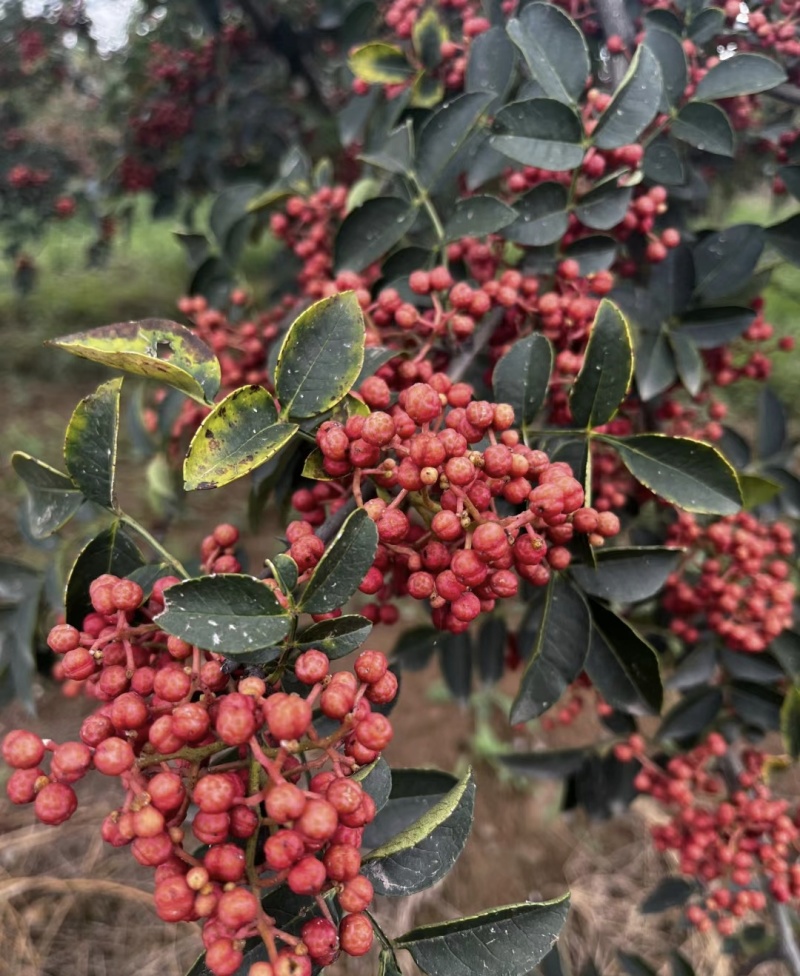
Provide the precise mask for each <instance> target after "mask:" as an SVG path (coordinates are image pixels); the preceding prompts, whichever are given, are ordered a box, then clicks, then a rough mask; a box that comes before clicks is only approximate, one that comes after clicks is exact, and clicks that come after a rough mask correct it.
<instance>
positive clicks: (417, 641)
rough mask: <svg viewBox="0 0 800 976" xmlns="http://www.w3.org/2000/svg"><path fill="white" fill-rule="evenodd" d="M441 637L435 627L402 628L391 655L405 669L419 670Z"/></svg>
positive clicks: (429, 657) (428, 659)
mask: <svg viewBox="0 0 800 976" xmlns="http://www.w3.org/2000/svg"><path fill="white" fill-rule="evenodd" d="M441 639H442V632H441V631H440V630H436V628H435V627H412V628H411V629H410V630H404V631H403V633H402V634H401V635H400V638H399V640H398V641H397V643H396V644H395V646H394V650H393V651H392V656H393V658H394V659H395V660H397V661H399V662H400V665H401V666H402V667H403V669H404V670H406V671H421V670H422V669H423V668H424V667H426V665H427V664H428V662H429V661H430V659H431V658H432V657H433V652H434V651H435V650H436V648H437V646H438V644H439V642H440V641H441Z"/></svg>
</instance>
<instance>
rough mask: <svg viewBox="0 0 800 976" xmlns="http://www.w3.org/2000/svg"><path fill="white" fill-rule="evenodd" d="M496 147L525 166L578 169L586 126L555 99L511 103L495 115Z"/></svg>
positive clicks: (494, 137) (581, 159)
mask: <svg viewBox="0 0 800 976" xmlns="http://www.w3.org/2000/svg"><path fill="white" fill-rule="evenodd" d="M493 131H494V133H495V134H494V135H493V136H492V137H491V139H490V140H489V142H490V144H491V145H492V147H493V148H494V149H497V150H498V151H499V152H501V153H503V155H504V156H508V157H509V159H513V160H515V161H516V162H518V163H522V164H523V165H524V166H539V167H541V168H542V169H549V170H556V171H559V170H567V169H575V167H576V166H580V164H581V162H582V161H583V156H584V152H585V150H584V148H583V126H582V125H581V120H580V118H579V117H578V115H577V113H576V112H575V110H574V109H573V108H572V107H571V106H569V105H565V104H564V103H563V102H560V101H558V100H556V99H554V98H530V99H528V100H527V101H522V102H511V103H510V104H509V105H505V106H504V107H503V108H502V109H501V110H500V111H499V112H498V113H497V115H496V116H495V120H494V126H493Z"/></svg>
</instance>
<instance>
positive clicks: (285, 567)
mask: <svg viewBox="0 0 800 976" xmlns="http://www.w3.org/2000/svg"><path fill="white" fill-rule="evenodd" d="M267 565H268V566H269V567H270V569H271V570H272V575H273V576H274V577H275V579H276V580H277V582H278V585H279V586H280V588H281V590H282V591H283V592H284V593H285V594H286V595H287V596H288V595H289V594H290V593H291V592H292V590H294V588H295V587H296V586H297V578H298V576H299V570H298V568H297V563H296V562H295V561H294V559H292V557H291V556H287V555H286V554H285V553H279V554H278V555H277V556H275V557H274V558H273V559H270V560H268V561H267Z"/></svg>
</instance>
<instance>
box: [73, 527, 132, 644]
mask: <svg viewBox="0 0 800 976" xmlns="http://www.w3.org/2000/svg"><path fill="white" fill-rule="evenodd" d="M140 566H144V559H143V557H142V554H141V552H140V551H139V549H138V548H137V547H136V544H135V543H134V542H133V541H132V540H131V539H130V538H129V537H128V536H127V535H126V534H125V531H124V529H123V528H122V526H121V524H120V523H119V522H114V523H113V525H111V527H110V528H108V529H104V530H103V531H102V532H100V533H99V534H98V535H96V536H95V537H94V539H92V541H91V542H89V543H87V545H85V546H84V547H83V549H82V550H81V551H80V553H79V555H78V558H77V559H76V560H75V562H74V563H73V566H72V569H71V570H70V572H69V576H68V577H67V589H66V592H65V594H64V604H65V606H66V611H67V623H68V624H72V626H73V627H77V628H78V629H80V628H82V627H83V618H84V617H85V616H86V614H87V613H90V612H91V610H92V603H91V600H90V599H89V584H90V583H91V582H92V581H93V580H96V579H97V577H98V576H102V575H103V573H111V574H113V575H114V576H120V577H123V576H127V575H128V574H129V573H132V572H133V571H134V570H135V569H138V568H139V567H140Z"/></svg>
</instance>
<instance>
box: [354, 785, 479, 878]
mask: <svg viewBox="0 0 800 976" xmlns="http://www.w3.org/2000/svg"><path fill="white" fill-rule="evenodd" d="M474 805H475V781H474V779H473V777H472V770H467V772H466V773H465V774H464V776H463V777H462V778H461V779H460V780H459V781H458V783H457V784H456V785H455V786H454V787H453V788H452V790H450V792H449V793H447V794H445V796H444V797H443V798H442V799H441V800H440V801H439V802H438V803H437V804H436V805H435V806H433V807H431V809H430V810H428V811H427V812H426V813H424V814H423V815H422V816H421V817H420V818H419V820H416V821H415V822H414V823H412V824H411V825H410V826H409V827H407V828H406V829H405V830H403V831H402V832H401V833H399V834H398V835H397V836H396V837H393V838H392V839H391V840H389V841H388V842H387V843H385V844H382V845H381V846H380V847H377V848H375V850H373V851H370V853H369V854H368V855H367V856H366V857H365V858H364V862H363V867H362V872H361V873H362V874H364V875H366V877H367V878H369V880H370V881H371V882H372V885H373V887H374V888H375V891H376V893H377V894H379V895H388V896H398V895H403V896H407V895H412V894H415V893H416V892H418V891H423V890H424V889H425V888H430V887H431V885H434V884H436V882H437V881H439V880H441V879H442V878H443V877H444V876H445V875H446V874H447V873H448V872H449V871H450V869H451V868H452V866H453V865H454V864H455V862H456V861H457V860H458V857H459V855H460V854H461V852H462V850H463V849H464V845H465V844H466V842H467V838H468V837H469V832H470V829H471V828H472V816H473V809H474Z"/></svg>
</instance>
